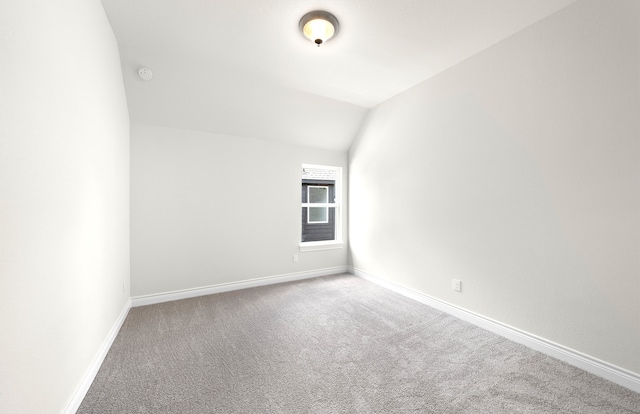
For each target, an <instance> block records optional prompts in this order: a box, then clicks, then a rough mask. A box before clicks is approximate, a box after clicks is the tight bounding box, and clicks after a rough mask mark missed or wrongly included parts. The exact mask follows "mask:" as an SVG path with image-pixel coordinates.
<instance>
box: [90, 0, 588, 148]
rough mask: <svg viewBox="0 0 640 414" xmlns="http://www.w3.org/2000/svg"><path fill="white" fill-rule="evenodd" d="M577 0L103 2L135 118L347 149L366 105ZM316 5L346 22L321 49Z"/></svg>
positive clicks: (131, 112) (399, 90)
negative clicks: (305, 21)
mask: <svg viewBox="0 0 640 414" xmlns="http://www.w3.org/2000/svg"><path fill="white" fill-rule="evenodd" d="M574 1H576V0H535V1H534V0H447V1H444V0H395V1H390V0H324V1H323V0H320V1H317V0H314V1H292V0H180V1H178V0H172V1H169V0H163V1H157V0H102V3H103V5H104V7H105V10H106V12H107V15H108V17H109V20H110V21H111V25H112V27H113V30H114V32H115V35H116V38H117V40H118V43H119V45H120V55H121V60H122V67H123V73H124V80H125V88H126V92H127V99H128V103H129V111H130V116H131V120H132V121H134V122H142V123H149V124H156V125H164V126H171V127H177V128H185V129H195V130H200V131H209V132H214V133H221V134H229V135H236V136H244V137H252V138H259V139H269V140H275V141H280V142H289V143H295V144H300V145H306V146H312V147H318V148H325V149H331V150H340V151H343V150H347V149H348V148H349V146H350V144H351V141H352V140H353V138H354V137H355V135H356V133H357V130H358V128H359V127H360V124H361V123H362V121H363V119H364V117H365V115H366V113H367V111H368V109H369V108H371V107H373V106H375V105H377V104H378V103H380V102H382V101H384V100H386V99H388V98H390V97H392V96H393V95H395V94H397V93H399V92H401V91H403V90H405V89H408V88H410V87H411V86H413V85H415V84H417V83H419V82H421V81H423V80H425V79H428V78H430V77H432V76H434V75H436V74H437V73H439V72H441V71H443V70H446V69H447V68H449V67H451V66H453V65H455V64H456V63H459V62H461V61H462V60H464V59H466V58H468V57H470V56H472V55H474V54H476V53H478V52H479V51H481V50H483V49H485V48H487V47H489V46H491V45H492V44H495V43H496V42H499V41H500V40H502V39H504V38H506V37H509V36H510V35H512V34H514V33H516V32H517V31H519V30H521V29H523V28H524V27H526V26H529V25H531V24H533V23H535V22H537V21H539V20H541V19H543V18H545V17H546V16H548V15H550V14H552V13H555V12H557V11H558V10H560V9H562V8H564V7H566V6H568V5H569V4H571V3H573V2H574ZM316 9H322V10H327V11H330V12H332V13H333V14H335V15H336V17H337V18H338V20H339V21H340V33H339V34H338V36H337V37H336V38H334V39H332V40H331V41H329V42H327V43H326V44H325V45H323V46H322V47H319V48H318V47H315V46H314V45H313V44H312V43H310V42H309V41H307V40H306V39H305V38H303V37H302V35H301V34H300V33H299V32H298V21H299V19H300V17H301V16H302V15H304V14H305V13H306V12H308V11H311V10H316ZM139 67H148V68H150V69H151V70H152V71H153V72H154V75H155V77H154V79H153V80H152V81H150V82H145V81H143V80H141V79H140V78H139V77H138V76H137V70H138V68H139Z"/></svg>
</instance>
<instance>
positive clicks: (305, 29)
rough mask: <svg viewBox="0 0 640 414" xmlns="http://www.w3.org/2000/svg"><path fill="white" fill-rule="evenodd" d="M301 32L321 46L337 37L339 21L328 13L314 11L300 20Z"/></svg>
mask: <svg viewBox="0 0 640 414" xmlns="http://www.w3.org/2000/svg"><path fill="white" fill-rule="evenodd" d="M300 31H301V32H302V34H303V35H304V37H306V38H307V39H309V40H311V41H312V42H314V43H315V44H316V45H318V46H320V45H321V44H323V43H325V42H326V41H327V40H329V39H331V38H332V37H333V36H335V35H336V33H337V32H338V19H336V17H335V16H334V15H333V14H331V13H329V12H326V11H321V10H316V11H312V12H309V13H307V14H305V15H304V16H302V19H300Z"/></svg>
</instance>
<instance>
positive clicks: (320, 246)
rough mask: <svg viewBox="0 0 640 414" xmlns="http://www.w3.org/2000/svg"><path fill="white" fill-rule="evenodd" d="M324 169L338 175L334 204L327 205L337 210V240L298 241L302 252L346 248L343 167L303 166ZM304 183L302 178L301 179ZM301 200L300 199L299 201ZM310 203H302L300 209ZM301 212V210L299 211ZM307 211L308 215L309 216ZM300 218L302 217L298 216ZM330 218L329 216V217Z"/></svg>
mask: <svg viewBox="0 0 640 414" xmlns="http://www.w3.org/2000/svg"><path fill="white" fill-rule="evenodd" d="M305 168H309V169H322V170H333V171H335V173H336V176H335V183H334V199H333V203H327V205H328V207H334V208H335V231H334V234H335V238H334V239H333V240H322V241H308V242H303V241H301V239H300V238H299V239H298V242H299V244H298V247H299V249H300V252H311V251H320V250H332V249H341V248H343V246H344V243H343V240H342V167H337V166H331V165H317V164H302V169H305ZM300 181H302V177H301V178H300ZM299 199H300V198H298V200H299ZM307 201H309V195H308V193H307ZM308 204H309V203H300V208H301V209H302V208H304V207H305V205H307V206H308ZM312 204H313V206H314V207H321V206H318V203H312ZM298 211H300V210H298ZM308 214H309V213H308V210H307V215H308ZM298 217H300V216H298ZM327 217H328V216H327ZM298 223H300V219H299V218H298ZM298 235H299V236H298V237H301V235H302V229H301V228H300V231H299V232H298Z"/></svg>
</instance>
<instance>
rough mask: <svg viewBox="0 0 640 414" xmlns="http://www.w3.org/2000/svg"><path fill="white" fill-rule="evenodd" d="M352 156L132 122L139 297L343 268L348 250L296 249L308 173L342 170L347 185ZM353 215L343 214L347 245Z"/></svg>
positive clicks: (134, 278)
mask: <svg viewBox="0 0 640 414" xmlns="http://www.w3.org/2000/svg"><path fill="white" fill-rule="evenodd" d="M347 158H348V157H347V153H346V152H336V151H328V150H319V149H313V148H306V147H300V146H294V145H288V144H281V143H275V142H270V141H265V140H259V139H252V138H242V137H236V136H226V135H216V134H210V133H205V132H198V131H190V130H184V129H176V128H168V127H163V126H151V125H145V124H139V123H132V126H131V294H132V296H133V297H136V296H141V295H153V294H159V293H165V292H172V291H176V290H183V289H194V288H201V287H205V286H211V285H219V284H223V283H232V282H239V281H246V280H249V279H255V278H260V277H270V276H280V275H286V274H291V273H298V272H308V271H313V270H319V269H326V268H331V267H336V266H346V264H347V253H346V251H347V248H346V243H345V247H344V248H342V249H336V250H326V251H315V252H304V253H303V252H300V251H299V248H298V244H299V242H300V227H301V223H300V208H301V207H300V191H301V181H300V180H301V177H300V169H301V165H302V164H303V163H306V164H320V165H331V166H338V167H342V168H344V171H343V174H344V176H345V177H347V170H346V168H347ZM346 188H347V186H346V178H345V185H344V186H343V194H346ZM346 217H347V211H346V209H344V211H343V226H342V227H343V235H344V240H345V242H347V241H348V240H347V234H346V222H347V220H346ZM294 254H297V255H298V257H299V261H298V262H297V263H294V262H293V255H294Z"/></svg>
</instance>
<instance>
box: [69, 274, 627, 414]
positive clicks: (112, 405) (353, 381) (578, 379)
mask: <svg viewBox="0 0 640 414" xmlns="http://www.w3.org/2000/svg"><path fill="white" fill-rule="evenodd" d="M414 412H415V413H451V414H453V413H473V414H477V413H537V414H540V413H576V414H578V413H579V414H588V413H593V414H603V413H616V414H619V413H640V394H638V393H635V392H633V391H631V390H628V389H626V388H624V387H621V386H618V385H616V384H613V383H611V382H609V381H606V380H604V379H601V378H599V377H596V376H594V375H592V374H589V373H587V372H585V371H582V370H580V369H578V368H575V367H573V366H571V365H568V364H566V363H564V362H561V361H558V360H556V359H554V358H551V357H549V356H546V355H544V354H541V353H539V352H536V351H534V350H531V349H529V348H527V347H524V346H522V345H519V344H517V343H515V342H512V341H509V340H507V339H505V338H502V337H500V336H497V335H495V334H493V333H491V332H488V331H486V330H483V329H481V328H479V327H477V326H475V325H471V324H469V323H467V322H464V321H461V320H459V319H456V318H454V317H452V316H450V315H448V314H445V313H442V312H440V311H437V310H435V309H433V308H430V307H428V306H425V305H423V304H421V303H418V302H416V301H413V300H411V299H409V298H406V297H404V296H401V295H399V294H396V293H394V292H391V291H389V290H386V289H384V288H382V287H380V286H377V285H375V284H373V283H371V282H368V281H365V280H363V279H361V278H358V277H356V276H353V275H349V274H344V275H336V276H326V277H319V278H316V279H308V280H302V281H297V282H290V283H284V284H279V285H270V286H263V287H257V288H252V289H245V290H239V291H233V292H226V293H219V294H215V295H209V296H201V297H196V298H191V299H184V300H179V301H174V302H167V303H161V304H157V305H149V306H143V307H138V308H133V309H131V311H130V313H129V315H128V317H127V319H126V321H125V322H124V325H123V326H122V329H121V330H120V333H119V334H118V337H117V338H116V340H115V341H114V343H113V345H112V347H111V349H110V351H109V353H108V355H107V357H106V358H105V360H104V363H103V364H102V367H101V368H100V371H99V372H98V374H97V376H96V378H95V380H94V382H93V384H92V385H91V388H90V389H89V391H88V393H87V395H86V396H85V398H84V400H83V402H82V404H81V405H80V408H79V410H78V413H80V414H84V413H101V414H102V413H118V414H121V413H181V414H189V413H296V414H301V413H414Z"/></svg>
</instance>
